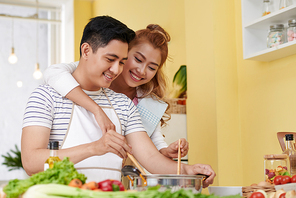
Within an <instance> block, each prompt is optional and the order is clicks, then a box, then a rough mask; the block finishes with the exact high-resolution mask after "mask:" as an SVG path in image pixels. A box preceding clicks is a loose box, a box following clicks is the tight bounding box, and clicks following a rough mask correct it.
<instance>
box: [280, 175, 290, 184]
mask: <svg viewBox="0 0 296 198" xmlns="http://www.w3.org/2000/svg"><path fill="white" fill-rule="evenodd" d="M287 183H291V177H290V176H288V175H285V176H283V177H282V181H281V184H287Z"/></svg>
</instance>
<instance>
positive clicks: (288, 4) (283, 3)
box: [279, 0, 293, 10]
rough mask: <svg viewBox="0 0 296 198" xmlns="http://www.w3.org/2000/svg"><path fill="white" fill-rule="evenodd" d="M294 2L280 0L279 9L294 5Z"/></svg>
mask: <svg viewBox="0 0 296 198" xmlns="http://www.w3.org/2000/svg"><path fill="white" fill-rule="evenodd" d="M292 4H293V2H292V0H280V6H279V9H280V10H281V9H283V8H286V7H288V6H290V5H292Z"/></svg>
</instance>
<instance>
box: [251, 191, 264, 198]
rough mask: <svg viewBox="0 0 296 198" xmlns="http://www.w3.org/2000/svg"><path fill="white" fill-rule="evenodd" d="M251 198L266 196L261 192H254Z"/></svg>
mask: <svg viewBox="0 0 296 198" xmlns="http://www.w3.org/2000/svg"><path fill="white" fill-rule="evenodd" d="M250 198H264V195H263V194H262V193H261V192H253V193H252V194H251V196H250Z"/></svg>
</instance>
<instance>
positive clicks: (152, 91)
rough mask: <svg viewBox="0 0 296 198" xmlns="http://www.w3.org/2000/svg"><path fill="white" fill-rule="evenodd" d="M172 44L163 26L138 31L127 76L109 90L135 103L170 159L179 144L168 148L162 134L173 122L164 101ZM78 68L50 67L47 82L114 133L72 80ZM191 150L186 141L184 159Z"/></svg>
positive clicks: (125, 70)
mask: <svg viewBox="0 0 296 198" xmlns="http://www.w3.org/2000/svg"><path fill="white" fill-rule="evenodd" d="M169 41H170V36H169V34H168V33H167V32H166V31H165V30H164V29H163V28H161V27H160V26H159V25H156V24H150V25H148V26H147V28H146V29H142V30H138V31H137V32H136V37H135V39H134V40H133V41H132V42H131V43H130V44H129V53H128V60H127V61H126V62H125V65H124V66H123V72H122V73H121V75H119V76H118V77H117V78H116V79H115V80H114V81H113V82H112V84H111V86H110V87H109V88H110V89H112V90H113V91H115V92H118V93H123V94H125V95H127V96H128V97H129V98H130V99H131V100H133V102H134V103H135V105H137V107H138V110H139V113H140V115H141V119H142V122H143V125H144V127H145V129H146V131H147V133H148V135H149V136H150V138H151V140H152V141H153V143H154V145H155V146H156V147H157V149H158V150H159V151H160V152H161V153H162V154H163V155H165V156H166V157H169V158H176V157H177V156H178V141H176V142H174V143H172V144H170V145H169V146H167V144H166V143H165V141H164V138H163V136H162V133H161V126H164V125H165V123H166V121H167V120H169V115H168V114H167V110H168V108H167V107H168V105H167V103H165V102H163V101H162V99H163V98H164V96H165V89H166V82H165V75H164V73H163V65H164V63H165V61H166V59H167V57H168V42H169ZM110 61H112V60H110ZM77 65H78V63H77V62H76V63H71V64H58V65H53V66H51V67H49V68H48V69H47V70H46V71H45V73H44V78H45V82H46V83H48V84H49V85H51V86H52V87H53V88H54V89H56V90H57V91H58V92H59V93H60V94H62V95H63V96H66V97H67V98H69V99H70V100H72V101H74V102H75V103H77V104H79V105H81V106H82V107H84V108H85V109H87V110H89V111H91V112H92V113H93V114H94V115H95V118H96V121H97V122H98V124H99V126H100V127H101V128H102V131H103V132H107V131H108V130H109V129H114V125H113V123H112V122H111V121H110V120H109V118H108V117H107V116H106V115H105V113H104V112H103V111H102V109H101V108H100V107H99V106H98V105H97V104H96V103H95V102H94V101H93V100H92V99H90V98H89V97H88V96H87V95H86V94H85V93H84V92H83V90H82V89H81V88H80V87H79V84H78V83H77V82H76V81H75V80H74V78H73V77H72V75H71V73H72V72H73V71H74V70H75V69H76V66H77ZM165 118H166V119H165ZM188 149H189V147H188V142H187V141H186V140H185V139H184V138H182V139H181V156H182V157H184V156H185V155H187V153H188Z"/></svg>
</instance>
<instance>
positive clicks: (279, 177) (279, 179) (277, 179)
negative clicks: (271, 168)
mask: <svg viewBox="0 0 296 198" xmlns="http://www.w3.org/2000/svg"><path fill="white" fill-rule="evenodd" d="M282 177H283V176H281V175H278V176H276V177H275V178H274V179H273V183H274V184H275V185H280V184H281V182H282Z"/></svg>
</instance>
